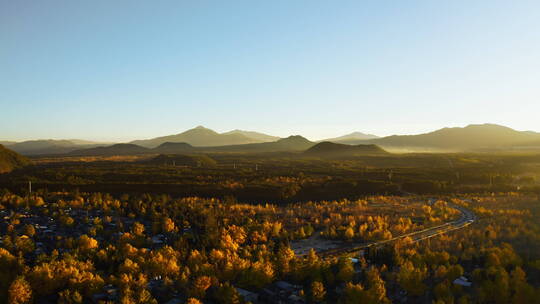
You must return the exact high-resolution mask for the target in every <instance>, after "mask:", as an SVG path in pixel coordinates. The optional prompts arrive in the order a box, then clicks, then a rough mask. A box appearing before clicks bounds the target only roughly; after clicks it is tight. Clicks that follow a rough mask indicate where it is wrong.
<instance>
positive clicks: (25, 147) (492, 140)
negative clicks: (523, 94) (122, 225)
mask: <svg viewBox="0 0 540 304" xmlns="http://www.w3.org/2000/svg"><path fill="white" fill-rule="evenodd" d="M248 136H252V137H251V138H249V137H248ZM366 136H367V137H370V136H375V135H370V134H364V133H361V132H353V133H350V134H347V135H344V136H341V137H336V138H333V139H328V140H325V141H326V142H334V143H339V144H348V145H358V144H363V145H366V144H375V145H378V146H380V147H382V148H384V149H387V150H388V149H390V150H392V151H400V150H401V151H410V152H459V151H504V150H519V149H527V150H533V149H539V150H540V133H537V132H533V131H516V130H514V129H511V128H508V127H504V126H500V125H495V124H481V125H468V126H466V127H463V128H461V127H456V128H443V129H439V130H436V131H433V132H429V133H424V134H418V135H392V136H387V137H380V138H371V139H358V138H362V137H366ZM276 138H277V140H275V141H268V140H271V139H276ZM130 144H131V145H134V146H130V147H128V146H114V145H113V144H112V143H111V144H104V143H95V142H91V141H84V140H31V141H24V142H20V143H14V144H10V145H7V146H6V147H8V148H10V149H12V150H14V151H16V152H18V153H21V154H24V155H46V154H47V155H53V154H68V153H69V154H71V155H74V153H73V152H76V153H81V151H84V150H87V149H93V148H99V147H102V148H107V149H97V150H89V151H84V152H82V153H98V154H100V153H106V154H108V153H117V152H118V153H121V154H126V153H128V151H132V153H136V154H139V153H165V154H166V153H186V152H192V151H210V152H275V151H303V150H306V149H308V148H311V147H312V146H314V145H315V144H316V143H315V142H311V141H309V140H307V139H306V138H304V137H302V136H299V135H298V136H290V137H287V138H278V137H275V136H270V135H266V134H263V133H258V132H252V131H241V130H233V131H230V132H226V133H222V134H220V133H217V132H215V131H213V130H210V129H207V128H204V127H201V126H199V127H196V128H194V129H190V130H187V131H185V132H183V133H180V134H177V135H169V136H162V137H156V138H153V139H148V140H135V141H132V142H130ZM138 147H143V148H146V149H147V150H148V151H147V150H142V149H139V148H138ZM76 153H75V154H76Z"/></svg>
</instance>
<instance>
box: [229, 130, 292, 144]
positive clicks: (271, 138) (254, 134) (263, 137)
mask: <svg viewBox="0 0 540 304" xmlns="http://www.w3.org/2000/svg"><path fill="white" fill-rule="evenodd" d="M221 134H222V135H231V134H242V135H244V136H246V137H248V138H252V139H255V140H259V141H261V142H272V141H277V140H279V139H281V138H280V137H277V136H272V135H268V134H264V133H259V132H254V131H244V130H238V129H236V130H232V131H229V132H225V133H221Z"/></svg>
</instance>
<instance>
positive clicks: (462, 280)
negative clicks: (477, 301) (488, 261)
mask: <svg viewBox="0 0 540 304" xmlns="http://www.w3.org/2000/svg"><path fill="white" fill-rule="evenodd" d="M454 284H456V285H460V286H464V287H471V285H472V283H471V282H469V280H467V278H466V277H464V276H461V277H459V278H457V279H455V280H454Z"/></svg>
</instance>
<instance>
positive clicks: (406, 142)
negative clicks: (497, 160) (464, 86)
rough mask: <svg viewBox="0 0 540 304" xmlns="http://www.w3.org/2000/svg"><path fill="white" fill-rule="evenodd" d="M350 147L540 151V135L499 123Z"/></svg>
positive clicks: (402, 136) (396, 137)
mask: <svg viewBox="0 0 540 304" xmlns="http://www.w3.org/2000/svg"><path fill="white" fill-rule="evenodd" d="M342 143H346V144H376V145H379V146H381V147H383V148H385V149H391V150H392V149H394V150H395V149H401V150H409V151H431V152H437V151H444V152H461V151H488V150H491V151H493V150H515V149H520V148H523V147H534V146H536V147H538V148H540V133H536V132H531V131H516V130H514V129H511V128H508V127H504V126H500V125H495V124H476V125H468V126H466V127H464V128H443V129H440V130H436V131H433V132H430V133H424V134H419V135H393V136H387V137H382V138H375V139H369V140H347V141H343V142H342Z"/></svg>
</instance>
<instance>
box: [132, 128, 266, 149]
mask: <svg viewBox="0 0 540 304" xmlns="http://www.w3.org/2000/svg"><path fill="white" fill-rule="evenodd" d="M265 138H270V139H266V140H265ZM265 141H275V138H274V137H272V136H269V135H266V134H261V133H256V132H246V131H240V130H235V131H231V132H227V133H222V134H220V133H217V132H216V131H213V130H210V129H207V128H205V127H203V126H198V127H196V128H194V129H190V130H187V131H185V132H183V133H180V134H176V135H168V136H162V137H156V138H152V139H145V140H134V141H132V142H130V144H134V145H138V146H142V147H147V148H155V147H157V146H159V145H161V144H163V143H166V142H183V143H187V144H190V145H192V146H196V147H212V146H225V145H241V144H251V143H260V142H265Z"/></svg>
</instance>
